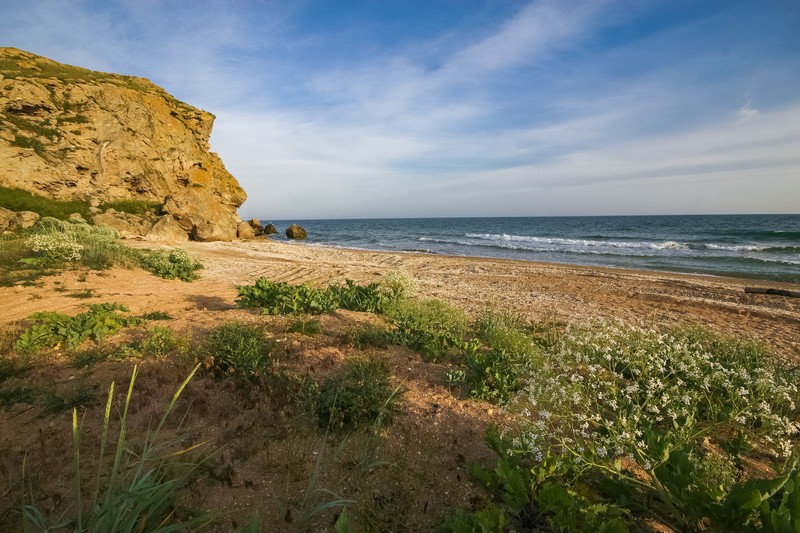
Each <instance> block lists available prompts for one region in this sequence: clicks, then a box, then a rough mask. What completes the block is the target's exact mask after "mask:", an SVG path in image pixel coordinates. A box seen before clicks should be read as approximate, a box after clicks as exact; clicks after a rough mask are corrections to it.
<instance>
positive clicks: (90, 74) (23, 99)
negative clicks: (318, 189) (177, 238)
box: [0, 48, 246, 240]
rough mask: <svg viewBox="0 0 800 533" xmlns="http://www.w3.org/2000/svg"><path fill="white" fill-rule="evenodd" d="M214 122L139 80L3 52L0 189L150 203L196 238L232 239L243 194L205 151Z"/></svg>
mask: <svg viewBox="0 0 800 533" xmlns="http://www.w3.org/2000/svg"><path fill="white" fill-rule="evenodd" d="M213 122H214V116H213V115H211V114H210V113H208V112H205V111H201V110H199V109H196V108H194V107H191V106H189V105H187V104H184V103H182V102H179V101H178V100H176V99H175V98H173V97H172V96H170V95H169V94H168V93H167V92H165V91H164V90H163V89H161V88H160V87H158V86H156V85H154V84H153V83H151V82H150V81H148V80H146V79H143V78H136V77H132V76H120V75H116V74H106V73H101V72H94V71H90V70H85V69H82V68H77V67H72V66H68V65H62V64H60V63H56V62H54V61H51V60H49V59H46V58H43V57H40V56H36V55H34V54H31V53H28V52H24V51H21V50H17V49H14V48H0V185H3V186H6V187H13V188H18V189H23V190H26V191H29V192H32V193H34V194H38V195H42V196H46V197H50V198H55V199H61V200H72V199H83V200H88V201H90V202H91V203H92V205H94V206H98V205H100V204H102V203H106V202H113V201H116V200H143V201H147V202H152V203H156V204H158V205H161V206H163V207H162V209H161V212H163V213H164V214H167V215H169V216H171V217H172V218H173V219H174V220H175V222H177V224H178V226H179V227H180V228H182V230H183V231H184V232H185V234H186V235H188V236H190V237H192V238H194V239H198V240H231V239H234V238H236V236H237V231H238V226H239V222H240V220H239V217H238V215H237V214H236V209H237V208H238V207H239V206H240V205H241V204H242V202H244V200H245V198H246V195H245V192H244V191H243V190H242V188H241V187H240V186H239V184H238V183H237V181H236V179H234V177H233V176H231V175H230V174H229V173H228V171H227V170H225V167H224V165H223V164H222V161H221V160H220V158H219V157H218V156H217V155H216V154H215V153H213V152H210V151H209V136H210V134H211V128H212V125H213ZM112 218H113V220H112ZM101 220H102V222H101V223H110V225H115V227H118V229H119V227H124V225H123V224H122V223H121V222H120V219H119V217H105V218H102V219H101ZM127 222H130V221H127ZM173 227H174V225H173ZM125 231H128V229H125ZM132 231H133V232H134V233H139V234H141V230H140V229H139V228H136V229H134V230H132ZM148 232H149V229H148V230H147V231H145V232H144V233H148ZM156 233H158V231H157V232H156Z"/></svg>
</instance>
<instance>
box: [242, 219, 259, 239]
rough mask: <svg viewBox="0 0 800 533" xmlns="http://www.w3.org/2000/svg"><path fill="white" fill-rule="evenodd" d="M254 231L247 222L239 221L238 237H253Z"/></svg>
mask: <svg viewBox="0 0 800 533" xmlns="http://www.w3.org/2000/svg"><path fill="white" fill-rule="evenodd" d="M255 236H256V232H255V230H254V229H253V226H251V225H250V223H249V222H239V231H238V237H239V238H240V239H242V240H247V239H253V238H255Z"/></svg>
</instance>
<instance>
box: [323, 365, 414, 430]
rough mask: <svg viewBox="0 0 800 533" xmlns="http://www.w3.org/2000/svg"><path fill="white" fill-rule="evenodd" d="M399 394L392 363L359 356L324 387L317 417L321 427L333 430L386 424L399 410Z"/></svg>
mask: <svg viewBox="0 0 800 533" xmlns="http://www.w3.org/2000/svg"><path fill="white" fill-rule="evenodd" d="M399 397H400V389H399V387H395V388H393V387H392V385H391V373H390V369H389V364H388V362H386V361H384V360H370V359H355V360H351V361H348V362H347V363H345V368H344V370H343V372H342V373H341V374H340V375H336V376H333V377H330V378H328V379H326V380H325V381H324V382H323V383H322V385H321V386H320V388H319V397H318V399H317V409H316V410H317V417H318V420H319V423H320V426H321V427H327V428H330V429H331V430H333V431H351V430H354V429H358V428H361V427H364V426H368V425H371V424H375V423H379V424H386V423H390V422H391V420H392V417H393V415H394V414H395V412H396V411H397V408H398V405H397V402H398V399H399Z"/></svg>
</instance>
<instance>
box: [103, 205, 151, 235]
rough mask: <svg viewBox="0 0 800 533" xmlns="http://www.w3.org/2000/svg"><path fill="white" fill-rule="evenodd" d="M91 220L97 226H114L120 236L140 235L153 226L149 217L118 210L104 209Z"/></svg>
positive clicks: (145, 233)
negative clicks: (104, 210)
mask: <svg viewBox="0 0 800 533" xmlns="http://www.w3.org/2000/svg"><path fill="white" fill-rule="evenodd" d="M92 222H94V223H95V224H96V225H98V226H110V227H112V228H114V229H115V230H117V233H119V235H120V237H142V236H144V235H147V233H148V232H150V230H151V228H152V227H153V220H152V219H151V218H150V217H146V216H141V215H134V214H132V213H122V212H118V211H106V212H105V213H99V214H97V215H94V216H93V217H92Z"/></svg>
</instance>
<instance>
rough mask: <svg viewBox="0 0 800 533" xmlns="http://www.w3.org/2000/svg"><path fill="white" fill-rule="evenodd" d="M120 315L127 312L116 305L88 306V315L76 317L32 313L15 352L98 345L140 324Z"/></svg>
mask: <svg viewBox="0 0 800 533" xmlns="http://www.w3.org/2000/svg"><path fill="white" fill-rule="evenodd" d="M120 311H121V312H127V311H128V309H127V308H126V307H125V306H122V305H119V304H115V303H103V304H96V305H92V306H89V310H88V311H86V312H84V313H80V314H78V315H75V316H69V315H64V314H61V313H56V312H53V311H42V312H39V313H34V314H33V315H31V317H30V320H32V321H33V325H32V326H31V327H30V328H28V329H26V330H25V331H23V332H22V333H21V334H20V336H19V338H18V339H17V341H16V343H15V344H14V348H15V349H16V350H19V351H21V352H27V353H30V352H36V351H39V350H43V349H49V348H54V347H57V346H60V345H62V344H66V346H67V347H68V348H69V349H71V350H75V349H77V348H78V347H79V346H80V345H81V344H82V343H83V342H84V341H85V340H87V339H92V340H93V341H94V342H95V343H97V344H100V343H102V342H103V339H104V338H105V337H106V336H107V335H110V334H113V333H116V332H118V331H119V330H121V329H122V328H124V327H128V326H133V325H138V324H140V323H141V320H140V319H139V318H136V317H129V316H125V315H123V314H121V313H120Z"/></svg>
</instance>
